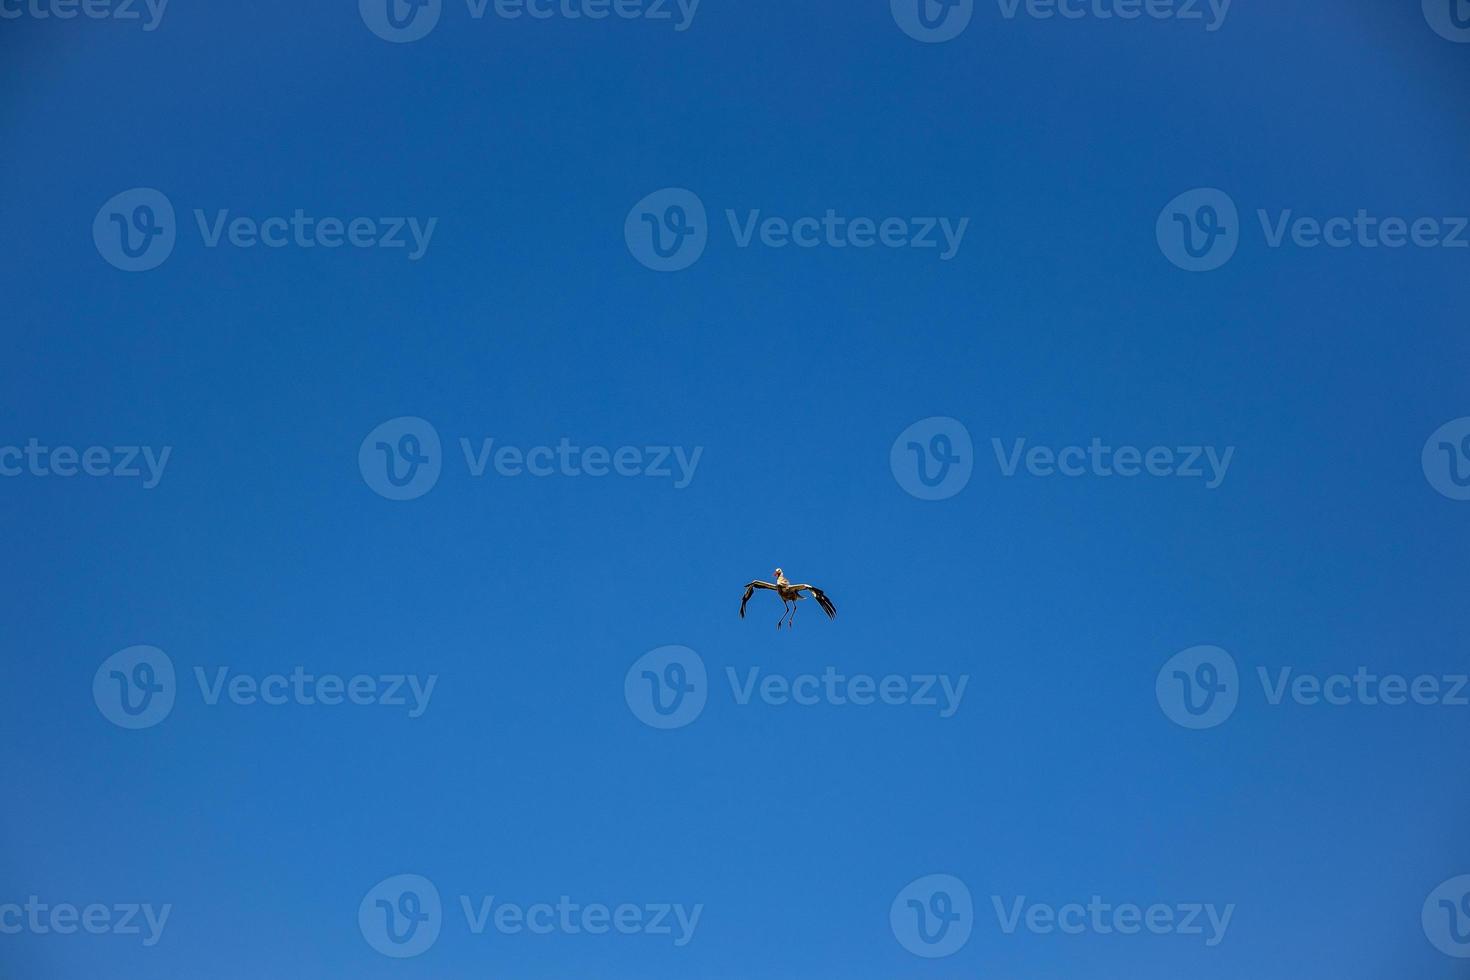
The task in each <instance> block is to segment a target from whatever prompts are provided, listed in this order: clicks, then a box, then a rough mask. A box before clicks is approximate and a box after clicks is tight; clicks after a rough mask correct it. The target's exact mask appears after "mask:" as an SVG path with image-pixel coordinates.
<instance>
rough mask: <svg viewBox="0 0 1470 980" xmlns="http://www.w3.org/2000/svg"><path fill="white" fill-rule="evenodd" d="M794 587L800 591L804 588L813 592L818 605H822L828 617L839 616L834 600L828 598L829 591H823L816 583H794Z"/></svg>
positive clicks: (834, 617)
mask: <svg viewBox="0 0 1470 980" xmlns="http://www.w3.org/2000/svg"><path fill="white" fill-rule="evenodd" d="M792 588H794V589H796V590H797V591H798V592H799V591H801V590H802V589H806V590H807V591H808V592H810V593H811V594H812V596H813V598H815V599H816V600H817V605H819V606H821V607H822V612H824V613H826V614H827V618H828V619H836V618H837V607H836V606H834V605H832V600H831V599H828V598H827V593H825V592H823V591H822V590H821V589H819V588H817V587H816V586H815V585H793V586H792Z"/></svg>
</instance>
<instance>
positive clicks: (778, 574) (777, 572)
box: [776, 568, 781, 582]
mask: <svg viewBox="0 0 1470 980" xmlns="http://www.w3.org/2000/svg"><path fill="white" fill-rule="evenodd" d="M776 581H778V582H779V581H781V569H779V568H778V569H776Z"/></svg>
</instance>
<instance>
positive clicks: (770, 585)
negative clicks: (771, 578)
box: [740, 568, 837, 629]
mask: <svg viewBox="0 0 1470 980" xmlns="http://www.w3.org/2000/svg"><path fill="white" fill-rule="evenodd" d="M756 589H770V590H771V591H772V592H774V593H776V594H777V595H778V596H780V597H781V605H783V606H785V607H786V611H785V612H783V613H782V614H781V618H780V619H778V620H776V629H780V628H781V627H782V626H783V625H784V626H790V625H791V624H792V622H794V621H795V619H796V604H797V602H798V601H800V600H802V599H805V598H807V596H804V595H802V593H803V592H810V593H811V594H812V596H811V597H812V598H814V599H816V600H817V605H819V606H821V607H822V612H824V613H826V614H827V618H828V619H833V618H834V617H836V615H837V607H836V606H834V605H832V600H831V599H828V598H827V594H826V593H825V592H823V591H822V590H821V589H819V588H817V587H816V586H815V585H807V584H806V583H804V582H803V583H802V584H800V585H792V584H791V583H790V582H789V581H787V580H786V576H785V575H783V574H781V569H779V568H778V569H776V581H775V582H762V581H761V580H760V579H756V580H755V581H754V582H751V583H749V584H748V585H746V586H745V595H744V596H743V597H741V599H740V618H741V619H744V618H745V604H746V603H747V602H749V601H750V597H751V596H753V595H755V590H756ZM788 616H789V617H790V618H789V619H788V618H787V617H788Z"/></svg>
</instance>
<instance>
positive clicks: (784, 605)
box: [776, 599, 790, 629]
mask: <svg viewBox="0 0 1470 980" xmlns="http://www.w3.org/2000/svg"><path fill="white" fill-rule="evenodd" d="M789 608H790V606H789V605H788V604H787V602H786V600H785V599H782V600H781V618H780V619H778V620H776V629H780V628H781V624H782V623H784V622H786V611H787V610H788V609H789Z"/></svg>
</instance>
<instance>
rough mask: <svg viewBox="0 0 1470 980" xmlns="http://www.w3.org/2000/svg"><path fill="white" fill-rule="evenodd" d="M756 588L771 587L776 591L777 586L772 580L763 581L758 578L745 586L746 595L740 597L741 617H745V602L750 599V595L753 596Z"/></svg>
mask: <svg viewBox="0 0 1470 980" xmlns="http://www.w3.org/2000/svg"><path fill="white" fill-rule="evenodd" d="M756 589H770V590H772V591H773V592H774V591H776V586H775V585H773V584H772V583H770V582H762V581H760V580H759V579H757V580H756V581H754V582H751V583H749V584H748V585H746V586H745V595H743V596H741V597H740V618H741V619H744V618H745V604H746V603H747V602H749V601H750V597H751V596H753V595H755V590H756Z"/></svg>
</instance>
